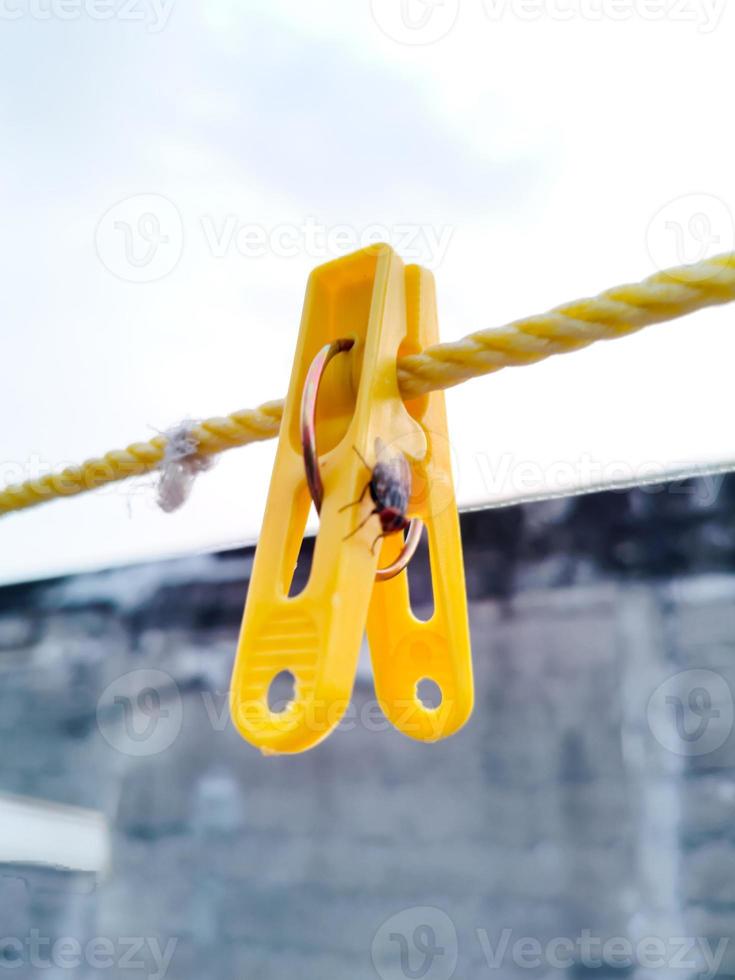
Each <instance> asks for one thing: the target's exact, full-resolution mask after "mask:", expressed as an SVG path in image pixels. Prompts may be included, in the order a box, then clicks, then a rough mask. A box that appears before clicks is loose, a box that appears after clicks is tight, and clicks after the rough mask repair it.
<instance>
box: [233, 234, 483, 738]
mask: <svg viewBox="0 0 735 980" xmlns="http://www.w3.org/2000/svg"><path fill="white" fill-rule="evenodd" d="M417 276H418V278H417ZM423 276H424V273H423V272H421V273H420V274H419V273H417V272H411V271H410V270H406V269H405V267H404V265H403V263H402V262H401V260H400V259H399V258H398V256H396V255H395V253H394V252H393V251H392V249H390V248H389V247H388V246H385V245H381V246H373V247H370V248H368V249H364V250H362V251H360V252H356V253H354V254H353V255H349V256H346V257H345V258H343V259H339V260H337V261H336V262H330V263H328V264H327V265H324V266H321V267H319V268H317V269H316V270H315V271H314V272H313V273H312V275H311V277H310V279H309V284H308V287H307V293H306V300H305V304H304V313H303V317H302V322H301V329H300V332H299V339H298V344H297V349H296V354H295V357H294V364H293V369H292V374H291V381H290V385H289V391H288V396H287V399H286V405H285V409H284V415H283V421H282V423H281V430H280V435H279V442H278V449H277V453H276V459H275V463H274V468H273V475H272V478H271V485H270V490H269V494H268V501H267V505H266V511H265V517H264V520H263V527H262V531H261V535H260V540H259V543H258V547H257V551H256V556H255V561H254V565H253V572H252V577H251V581H250V587H249V589H248V596H247V602H246V606H245V613H244V617H243V625H242V630H241V635H240V641H239V645H238V653H237V658H236V662H235V669H234V673H233V678H232V685H231V694H230V707H231V713H232V717H233V721H234V723H235V725H236V727H237V728H238V730H239V731H240V733H241V734H242V735H243V737H244V738H246V739H247V740H248V741H250V742H252V743H253V744H254V745H256V746H258V747H259V748H261V749H262V750H263V751H264V752H299V751H303V750H305V749H308V748H310V747H312V746H313V745H315V744H317V743H318V742H320V741H321V740H322V739H323V738H325V737H326V736H327V735H328V734H329V733H330V732H331V731H332V730H333V729H334V728H335V727H336V726H337V724H338V723H339V721H340V719H341V718H342V716H343V714H344V712H345V711H346V709H347V707H348V705H349V701H350V697H351V693H352V686H353V683H354V677H355V671H356V667H357V658H358V654H359V649H360V642H361V639H362V635H363V632H364V629H365V624H366V621H367V618H368V607H370V609H371V612H370V622H371V624H372V625H369V627H368V630H369V634H370V641H371V648H372V652H373V661H374V664H375V665H376V682H377V683H378V693H379V698H380V701H381V704H382V705H383V708H384V710H385V711H386V714H387V715H388V717H390V718H391V720H393V721H394V723H395V724H397V725H398V727H401V728H402V730H404V731H406V733H407V734H413V735H414V736H415V737H417V738H424V739H428V738H437V737H441V736H442V735H444V734H449V732H450V731H453V730H456V728H457V727H459V724H461V721H460V718H462V720H463V719H464V718H465V717H466V716H467V714H468V713H469V710H470V706H471V679H470V680H469V683H468V682H467V678H466V677H465V675H464V674H462V677H461V678H460V679H459V680H457V679H456V678H455V674H457V670H456V669H452V670H449V669H447V668H446V667H443V666H441V665H440V661H442V662H443V659H444V657H445V652H446V647H447V643H449V645H450V646H451V645H452V644H456V643H458V644H459V646H458V648H457V650H456V651H455V654H454V655H452V656H453V658H454V660H456V661H457V662H461V660H462V657H463V656H464V658H465V660H466V663H467V669H469V643H468V638H467V629H466V609H465V610H464V630H463V629H462V628H461V626H460V627H459V628H458V629H457V622H458V618H461V617H457V616H455V617H447V615H446V614H445V612H439V610H440V607H441V609H442V610H444V609H445V607H446V605H447V601H445V600H446V599H447V598H448V597H445V595H444V592H445V588H444V586H443V585H441V584H437V583H436V582H435V585H434V591H435V601H437V600H438V602H437V611H438V612H439V616H438V618H437V616H436V613H435V617H434V619H433V620H432V624H433V626H432V629H424V628H423V627H424V624H420V623H418V621H417V620H414V619H413V618H412V617H411V614H410V609H409V606H408V593H407V584H406V581H405V580H406V574H405V572H402V573H401V574H400V575H399V576H398V577H397V578H396V579H395V580H394V582H378V583H376V582H375V575H376V568H377V565H378V559H379V556H378V550H380V549H377V550H376V549H372V548H371V544H372V542H373V540H374V538H375V536H376V533H377V531H378V530H379V527H378V526H377V518H372V519H369V520H367V521H366V523H365V526H364V527H362V529H360V530H359V531H357V532H356V527H357V525H358V524H359V523H360V522H361V521H362V520H363V518H364V517H365V516H366V515H367V512H368V510H369V507H370V506H372V505H371V504H370V505H368V501H367V500H366V501H365V509H364V511H361V510H360V507H359V506H358V507H355V508H349V507H345V505H346V504H349V503H350V502H352V501H355V500H356V499H357V498H358V497H359V495H360V493H361V492H362V491H363V490H364V489H365V486H366V481H368V480H369V479H370V473H366V472H365V466H364V464H363V462H361V458H360V457H362V458H363V459H364V460H366V461H368V462H369V463H370V464H373V463H374V462H375V456H376V447H377V446H378V445H379V444H381V443H383V444H386V445H388V446H394V447H399V448H400V450H401V452H402V453H403V454H404V455H405V457H406V459H407V460H408V462H409V465H410V466H411V468H412V470H413V469H416V472H417V475H420V476H421V477H422V482H421V483H420V484H417V486H418V485H421V486H423V485H424V484H423V480H426V481H428V482H427V483H426V486H428V487H433V488H434V490H433V492H432V491H430V492H429V493H428V495H427V500H426V502H422V501H421V500H419V499H418V498H417V499H416V504H417V506H418V507H419V509H422V513H423V514H425V515H426V517H427V523H428V526H429V536H430V548H431V552H432V563H433V562H434V559H435V556H439V555H440V554H443V552H442V547H444V545H443V544H442V543H441V542H437V541H436V540H435V539H436V536H437V535H438V534H439V535H441V534H442V533H443V532H442V530H441V527H443V526H444V525H441V526H440V524H437V525H436V530H434V531H432V524H434V523H435V522H436V521H437V519H440V518H441V514H440V513H439V511H440V510H445V509H447V508H444V507H437V501H439V500H440V499H442V494H441V493H440V492H439V491H440V488H441V487H442V486H444V487H445V488H446V481H445V478H444V477H441V476H440V469H441V468H442V466H443V465H444V464H446V463H448V456H447V457H446V458H445V455H446V453H445V451H444V450H442V448H441V446H440V444H439V443H437V445H439V449H437V448H436V447H434V448H431V447H432V446H433V445H434V444H433V442H432V440H433V436H432V435H431V433H430V432H429V428H428V427H425V426H426V425H427V422H430V423H431V425H436V426H437V428H438V430H441V427H442V424H443V425H444V436H445V439H446V428H445V420H444V419H443V415H442V414H441V412H443V401H442V402H437V401H435V400H434V395H431V396H428V399H421V400H420V403H419V402H417V403H416V404H415V405H412V406H409V407H407V406H406V405H404V403H403V401H402V399H401V397H400V394H399V391H398V384H397V375H396V361H397V358H398V353H399V349H400V348H401V345H402V344H404V345H405V343H406V342H407V341H408V342H409V343H413V342H415V343H416V344H417V345H418V346H419V347H420V346H423V343H424V339H425V337H426V336H429V335H430V334H431V329H432V327H431V324H432V322H433V323H434V329H435V321H432V320H431V317H429V318H428V320H426V322H427V323H428V324H429V326H428V327H427V330H428V333H427V332H426V330H424V331H423V332H422V329H423V328H422V329H420V324H421V323H423V322H424V319H425V318H424V317H423V315H420V314H419V310H420V309H421V304H420V302H419V300H420V297H421V296H422V295H424V294H425V298H426V297H429V296H430V285H429V280H426V279H425V278H422V277H423ZM414 281H415V282H416V283H419V284H423V285H422V286H421V288H419V290H418V292H416V295H415V300H409V302H408V303H407V292H406V287H407V282H408V283H409V284H410V289H412V290H413V289H414V286H413V283H414ZM414 292H415V290H414ZM430 305H431V304H430ZM409 310H413V311H414V312H413V313H412V314H411V316H412V318H413V321H415V326H414V327H413V328H412V329H413V334H412V335H411V337H409V327H408V311H409ZM342 338H346V339H349V340H352V341H353V346H352V348H351V349H350V351H349V352H348V353H342V354H340V355H339V356H338V357H335V358H334V359H333V361H331V362H330V364H329V366H328V367H327V369H326V371H325V373H324V376H323V382H322V385H321V392H320V396H319V403H318V409H317V413H316V434H317V436H318V445H319V453H320V456H319V466H320V472H321V478H322V482H323V488H324V499H323V505H322V509H321V515H320V526H319V532H318V534H317V538H316V541H315V546H314V555H313V560H312V567H311V572H310V575H309V580H308V582H307V585H306V587H305V588H304V589H303V591H302V592H301V593H300V594H299V595H296V596H289V590H290V586H291V580H292V577H293V572H294V568H295V564H296V560H297V557H298V553H299V548H300V545H301V541H302V538H303V533H304V528H305V525H306V520H307V517H308V513H309V508H310V497H309V490H308V487H307V482H306V476H305V469H304V458H303V455H302V443H301V432H300V424H299V423H300V404H301V397H302V392H303V389H304V384H305V381H306V377H307V373H308V371H309V367H310V365H311V364H312V362H313V360H314V358H315V357H316V355H317V353H318V352H319V351H320V350H321V349H322V348H323V347H324V345H326V344H329V343H332V342H334V341H336V340H338V339H342ZM438 397H439V398H441V396H438ZM409 408H410V409H411V410H409ZM439 408H441V412H440V411H439ZM355 450H357V452H356V451H355ZM442 453H445V455H442ZM424 460H425V463H424V464H423V468H419V467H421V465H422V464H421V461H424ZM442 481H444V482H442ZM449 489H450V495H449V497H447V495H446V494H444V498H443V499H445V500H448V501H449V503H448V509H449V511H450V513H453V514H454V518H455V521H456V506H455V504H454V497H453V494H451V477H450V483H449ZM445 521H446V518H445ZM450 524H451V521H449V523H448V524H447V527H449V525H450ZM450 531H451V528H450ZM450 537H451V535H450ZM392 538H393V539H394V540H391V539H390V538H386V541H385V543H384V545H383V548H382V553H383V557H385V556H386V555H388V554H389V555H391V556H394V555H395V554H397V552H398V551H400V549H401V539H402V535H401V534H399V533H396V534H394V535H392ZM449 540H450V539H449V538H448V539H447V544H446V547H447V548H448V547H450V545H449ZM451 540H452V541H454V538H451ZM389 541H390V544H388V542H389ZM431 542H433V544H432V543H431ZM456 545H457V553H456V555H455V558H454V562H453V563H452V561H450V562H449V567H450V568H451V569H453V570H454V572H455V573H456V572H457V568H456V567H455V566H456V565H457V563H458V568H459V574H458V577H457V578H456V580H455V581H456V586H457V589H459V590H461V593H462V602H461V604H460V603H459V602H458V599H457V596H456V595H455V594H454V592H453V590H452V587H451V585H450V584H449V583H447V588H448V589H449V592H450V593H451V600H452V601H453V602H455V603H457V608H459V605H461V607H462V608H463V609H464V587H463V578H462V566H461V551H460V550H459V537H458V532H457V535H456ZM444 557H447V556H444ZM436 570H437V569H435V571H436ZM442 574H443V573H442ZM434 577H435V578H436V575H435V576H434ZM386 588H387V591H386V593H385V594H384V595H383V596H381V597H380V598H379V599H378V600H377V602H376V599H375V596H378V595H379V590H381V589H386ZM391 596H393V597H394V598H395V599H396V601H399V602H400V603H402V605H401V607H400V609H398V610H396V609H395V608H393V606H392V604H391V603H390V601H389V600H390V597H391ZM371 597H372V599H373V604H372V606H371ZM407 617H410V618H407ZM452 629H454V630H455V633H454V634H453V635H451V636H450V635H449V633H451V630H452ZM376 642H377V643H378V644H380V645H381V648H380V653H379V655H378V656H377V657H376V647H375V644H376ZM388 650H392V651H393V654H389V653H388ZM426 651H428V653H426ZM393 655H394V656H395V657H396V658H397V659H396V662H397V663H398V664H399V670H400V672H401V677H402V678H403V681H402V683H401V684H399V685H398V686H397V688H396V690H399V689H400V693H401V695H402V696H403V695H404V694H405V690H406V688H407V687H410V685H411V683H413V681H412V679H411V678H410V677H409V673H410V671H409V665H411V667H412V668H416V667H418V668H419V669H420V671H421V672H424V673H421V676H424V675H425V673H426V674H428V675H429V676H433V678H434V679H435V680H437V681H438V682H439V683H440V684H441V683H442V681H444V682H445V683H446V687H447V692H448V695H449V696H448V697H446V696H445V699H443V701H442V705H444V704H445V700H446V705H447V707H446V708H442V706H440V708H439V709H438V713H437V711H433V712H431V713H428V714H427V713H426V709H424V707H423V705H421V703H420V702H419V701H418V700H417V699H416V694H415V690H414V691H413V693H412V695H411V704H412V708H414V709H415V711H416V712H417V717H418V719H419V720H418V721H416V720H415V719H413V720H411V719H410V718H409V719H408V721H406V722H404V723H403V724H399V723H398V721H397V720H396V717H397V716H396V711H397V710H400V707H399V706H395V705H393V704H392V702H391V698H392V692H393V686H392V682H391V681H390V677H389V675H390V672H391V657H392V656H393ZM450 659H451V658H450ZM284 670H288V671H290V672H291V673H292V674H293V676H294V678H295V692H294V697H293V699H292V701H291V702H290V703H289V704H288V706H287V707H286V708H285V710H284V711H282V712H275V711H271V710H270V709H269V707H268V699H267V697H268V690H269V687H270V684H271V682H272V681H273V679H274V677H275V676H276V675H277V674H279V673H280V672H281V671H284ZM459 673H460V674H461V673H462V672H461V671H459ZM465 673H466V671H465ZM453 678H455V679H453ZM417 679H420V677H419V678H417ZM410 714H412V712H408V713H405V712H404V715H410ZM412 727H413V729H414V730H413V731H412V730H411V729H412Z"/></svg>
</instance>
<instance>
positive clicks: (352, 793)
mask: <svg viewBox="0 0 735 980" xmlns="http://www.w3.org/2000/svg"><path fill="white" fill-rule="evenodd" d="M693 486H694V490H693V491H692V493H690V494H689V496H688V498H687V499H686V500H685V503H684V505H682V500H681V498H677V497H676V495H674V494H671V493H669V494H661V495H659V497H658V498H656V497H655V496H652V495H647V496H643V495H641V494H640V493H638V494H637V495H636V493H629V494H600V495H597V496H596V497H594V498H583V499H580V500H578V501H565V502H561V503H554V504H548V505H534V506H528V507H524V508H514V509H512V510H509V511H505V512H502V513H500V512H499V513H473V514H469V515H465V518H464V524H463V529H464V532H465V542H466V565H467V577H468V588H469V591H470V595H471V597H472V598H471V627H472V637H473V648H474V663H475V671H476V684H477V703H476V708H475V712H474V715H473V717H472V719H471V721H470V722H469V724H468V725H467V726H466V728H465V729H464V730H463V731H462V732H461V733H460V734H458V735H457V736H455V737H454V738H452V739H449V740H447V741H445V742H440V743H438V744H435V745H423V744H418V743H414V742H412V741H410V740H408V739H406V738H404V737H403V736H401V735H399V734H397V733H396V732H394V731H393V730H391V729H390V728H389V727H388V726H387V725H386V724H382V723H381V722H380V719H379V716H378V713H377V712H376V711H375V710H373V707H374V706H373V704H372V698H373V693H372V687H371V684H370V681H369V677H368V675H367V673H366V672H365V671H364V670H363V671H361V674H360V677H359V679H358V683H357V685H356V689H355V694H354V700H355V712H354V715H353V720H352V721H350V722H349V723H347V724H345V725H344V726H343V728H342V730H340V731H337V732H336V733H335V734H333V735H332V736H331V737H330V738H329V739H328V740H327V741H326V742H325V743H323V744H322V745H320V746H319V747H318V748H316V749H314V750H313V751H311V752H309V753H307V754H305V755H302V756H297V757H293V758H263V757H261V756H260V755H259V753H257V752H256V751H255V750H253V749H252V748H250V747H249V746H248V745H247V744H245V743H244V742H242V741H241V740H240V738H239V737H238V736H237V735H236V734H235V733H234V731H233V729H232V726H231V724H230V722H229V718H228V716H227V698H226V691H227V685H228V680H229V673H230V669H231V665H232V658H233V651H234V646H235V642H236V637H237V629H238V625H239V619H240V615H241V610H242V603H243V598H244V594H245V590H246V583H247V578H248V574H249V570H250V566H251V555H250V554H249V553H247V552H244V551H243V552H229V553H224V554H221V555H212V556H200V557H196V558H191V559H186V560H179V561H174V562H162V563H157V564H151V565H147V566H142V567H138V568H129V569H120V570H115V571H112V572H108V573H100V574H97V575H85V576H78V577H74V578H69V579H64V580H56V581H52V582H42V583H32V584H28V585H24V586H14V587H10V588H6V589H3V590H0V794H2V793H4V794H16V795H21V796H24V797H28V798H32V799H43V800H53V801H57V802H60V803H66V804H74V805H76V806H83V807H89V808H92V809H95V810H99V811H101V812H102V813H104V814H105V815H106V817H107V819H108V821H109V825H110V829H111V833H112V842H113V848H112V851H113V852H112V863H111V867H110V868H109V870H108V871H107V872H106V873H104V874H102V875H100V876H98V877H97V879H94V878H91V877H90V875H88V874H80V873H73V872H69V871H63V870H58V869H57V870H54V869H49V868H48V867H32V866H29V865H27V864H23V865H22V866H18V865H13V864H11V863H6V864H4V865H2V864H0V967H8V968H9V969H10V971H11V972H10V975H13V976H15V977H25V976H29V977H30V976H37V975H39V973H38V971H39V969H43V975H44V976H47V977H55V976H59V977H68V976H69V975H70V971H72V975H73V976H79V977H87V976H89V977H93V976H95V977H96V976H98V975H99V976H105V977H129V976H130V975H131V971H134V975H136V976H146V977H160V976H163V975H166V976H168V977H171V978H181V980H188V978H189V977H192V978H193V977H201V976H207V977H210V976H211V977H231V976H232V977H235V976H237V977H251V976H252V977H257V978H263V980H268V978H278V980H282V978H284V977H287V976H291V975H296V976H299V977H302V978H312V977H313V978H315V980H330V978H345V977H349V978H357V980H361V978H374V977H380V978H382V980H389V978H394V977H395V978H408V977H425V978H429V980H437V978H448V977H450V976H457V977H460V978H469V977H476V976H498V977H503V978H505V977H515V976H529V975H533V976H576V977H579V976H583V975H586V974H587V973H588V972H589V973H591V975H594V976H607V974H608V972H610V973H612V974H613V975H615V976H619V975H621V971H622V973H625V974H627V975H630V974H631V973H634V974H635V975H636V976H641V977H643V976H648V975H649V974H650V975H651V976H657V977H662V976H663V977H668V976H672V977H673V976H677V977H680V976H695V975H698V974H700V973H701V972H702V970H703V969H704V970H706V969H707V968H708V957H709V958H710V962H709V967H710V969H709V972H710V974H711V975H712V974H714V973H717V975H719V976H728V975H735V939H733V940H732V943H731V942H730V937H732V936H733V927H734V926H735V821H734V820H733V818H734V817H735V736H733V692H735V677H734V676H733V668H732V665H733V660H734V657H733V654H734V652H735V575H732V574H730V572H729V571H728V563H729V562H730V561H731V560H732V557H731V552H730V551H728V549H731V550H732V549H733V547H735V545H734V544H733V542H735V537H734V536H733V535H732V532H731V528H730V525H729V523H728V522H729V520H730V519H729V516H728V515H729V513H730V512H731V508H729V505H728V504H727V501H728V499H729V498H728V497H727V493H728V492H729V489H728V487H727V486H726V487H725V488H724V489H723V491H722V493H723V494H724V496H723V495H720V497H719V498H718V499H717V500H716V501H713V502H712V503H708V504H707V505H706V506H705V505H702V504H701V501H700V500H699V499H698V497H697V492H696V485H693ZM667 508H668V509H667ZM687 563H690V564H687ZM730 567H732V566H730ZM667 569H668V571H667ZM411 584H412V594H413V596H414V599H415V601H416V602H417V603H418V604H421V603H422V602H425V601H426V600H427V597H428V591H427V585H426V582H425V580H423V579H422V577H421V573H420V566H419V565H417V566H416V569H415V573H414V576H413V580H412V583H411ZM1 821H2V797H1V796H0V831H1V829H2V824H1ZM42 942H44V943H45V945H43V949H40V948H39V944H41V943H42ZM75 942H76V944H77V945H76V946H75ZM54 943H56V944H57V945H56V946H54V945H53V944H54ZM519 943H520V945H519ZM524 943H525V945H523V944H524ZM605 944H606V945H605ZM626 944H627V945H626ZM77 946H78V947H79V950H78V953H77ZM731 946H732V948H731ZM626 953H628V954H629V955H627V956H626ZM75 955H76V959H75ZM77 961H78V962H77ZM72 963H75V964H76V965H74V966H72V965H71V964H72ZM656 966H658V968H657V969H654V967H656Z"/></svg>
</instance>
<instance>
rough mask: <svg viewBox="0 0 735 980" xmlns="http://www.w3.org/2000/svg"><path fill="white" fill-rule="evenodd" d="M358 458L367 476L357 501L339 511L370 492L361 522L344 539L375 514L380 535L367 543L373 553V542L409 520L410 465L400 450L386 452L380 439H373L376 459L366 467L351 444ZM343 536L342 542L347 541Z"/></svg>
mask: <svg viewBox="0 0 735 980" xmlns="http://www.w3.org/2000/svg"><path fill="white" fill-rule="evenodd" d="M352 448H353V449H354V450H355V452H356V453H357V455H358V456H359V457H360V459H361V461H362V463H363V465H364V466H365V469H367V470H370V471H371V472H370V479H369V480H368V482H367V483H366V484H365V486H364V487H363V491H362V493H361V494H360V496H359V497H358V498H357V500H353V501H352V503H349V504H345V505H344V507H340V513H341V512H342V511H343V510H347V508H348V507H356V506H357V505H358V504H361V503H362V501H363V499H364V498H365V494H366V493H367V492H368V490H369V491H370V497H371V499H372V501H373V503H374V504H375V506H374V507H373V509H372V510H371V511H370V513H369V514H368V515H367V517H366V518H365V520H364V521H362V522H361V523H360V524H358V525H357V527H356V528H355V530H354V531H351V532H350V533H349V534H348V535H347V538H351V537H352V536H353V534H357V532H358V531H359V530H360V528H362V527H364V526H365V525H366V524H367V522H368V521H369V520H370V518H371V517H372V516H373V515H374V514H377V515H378V518H379V520H380V528H381V531H380V534H379V535H378V536H377V537H376V538H375V540H374V541H373V543H372V545H371V546H370V551H371V553H373V554H374V553H375V545H376V544H377V543H378V541H380V539H381V538H384V537H386V535H388V534H394V533H395V532H396V531H403V530H405V529H406V528H407V527H408V525H409V524H410V521H409V520H408V518H407V517H406V511H407V509H408V502H409V500H410V498H411V468H410V466H409V465H408V460H407V459H406V457H405V456H404V455H403V453H402V452H401V451H400V450H395V452H394V453H393V454H392V455H390V456H389V455H388V454H387V453H386V450H385V445H384V444H383V442H382V441H381V440H380V439H376V440H375V448H376V455H377V462H376V463H375V466H373V467H372V468H371V467H370V466H369V464H368V463H367V461H366V460H365V458H364V457H363V455H362V454H361V453H360V451H359V449H358V448H357V446H353V447H352ZM347 538H345V541H346V540H347Z"/></svg>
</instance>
